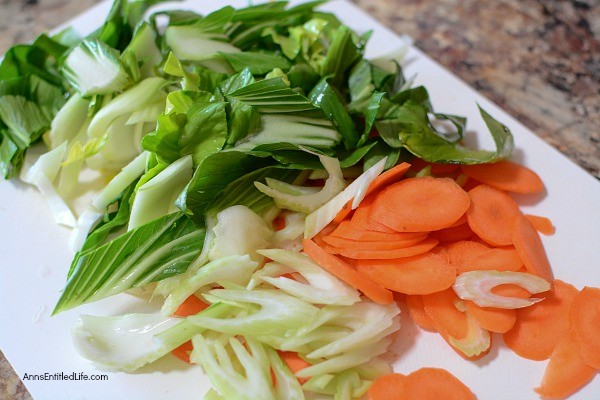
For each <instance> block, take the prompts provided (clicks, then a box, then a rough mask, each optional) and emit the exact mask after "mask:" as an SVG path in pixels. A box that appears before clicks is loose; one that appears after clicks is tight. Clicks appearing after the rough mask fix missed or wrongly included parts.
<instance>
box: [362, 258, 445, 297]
mask: <svg viewBox="0 0 600 400" xmlns="http://www.w3.org/2000/svg"><path fill="white" fill-rule="evenodd" d="M356 267H357V271H358V272H359V273H360V274H361V275H364V276H366V277H367V278H369V279H371V280H372V281H373V282H376V283H378V284H380V285H381V286H383V287H385V288H387V289H390V290H394V291H396V292H400V293H405V294H413V295H415V294H421V295H422V294H431V293H435V292H439V291H442V290H444V289H447V288H449V287H450V286H452V284H453V283H454V280H455V279H456V268H455V267H454V266H452V265H450V264H448V263H447V262H446V258H445V257H443V256H441V255H439V254H433V253H426V254H422V255H418V256H414V257H407V258H400V259H393V260H357V262H356Z"/></svg>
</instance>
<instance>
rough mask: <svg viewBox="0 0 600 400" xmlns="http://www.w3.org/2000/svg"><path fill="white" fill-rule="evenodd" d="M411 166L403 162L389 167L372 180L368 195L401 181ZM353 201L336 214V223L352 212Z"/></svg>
mask: <svg viewBox="0 0 600 400" xmlns="http://www.w3.org/2000/svg"><path fill="white" fill-rule="evenodd" d="M409 168H410V164H408V163H405V162H403V163H400V164H398V165H396V166H394V167H392V168H390V169H388V170H387V171H384V172H383V173H382V174H381V175H379V176H378V177H377V178H375V179H374V180H373V182H371V184H370V185H369V188H368V189H367V193H366V196H368V195H369V194H371V193H375V192H377V191H378V190H380V189H381V188H384V187H386V186H388V185H390V184H392V183H393V182H397V181H399V180H400V179H402V177H403V176H404V174H405V173H406V171H408V169H409ZM363 200H364V199H363ZM352 201H353V200H350V201H348V203H346V204H345V205H344V207H342V209H341V210H340V212H339V213H338V214H337V215H336V216H335V219H334V220H333V222H334V223H337V224H339V223H340V222H342V221H343V220H345V219H346V218H347V217H348V215H350V213H351V212H352Z"/></svg>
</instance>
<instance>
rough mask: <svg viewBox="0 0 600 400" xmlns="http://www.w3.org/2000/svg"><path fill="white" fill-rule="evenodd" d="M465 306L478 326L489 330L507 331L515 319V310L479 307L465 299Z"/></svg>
mask: <svg viewBox="0 0 600 400" xmlns="http://www.w3.org/2000/svg"><path fill="white" fill-rule="evenodd" d="M465 307H466V309H467V312H468V313H469V314H470V315H472V316H473V318H475V320H477V323H478V324H479V326H480V327H482V328H483V329H485V330H488V331H490V332H497V333H505V332H508V331H509V330H510V329H511V328H512V327H513V326H514V325H515V322H516V321H517V311H516V310H513V309H505V308H493V307H479V306H478V305H477V304H475V303H473V302H472V301H468V300H467V301H465Z"/></svg>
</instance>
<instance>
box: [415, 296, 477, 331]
mask: <svg viewBox="0 0 600 400" xmlns="http://www.w3.org/2000/svg"><path fill="white" fill-rule="evenodd" d="M422 299H423V307H424V309H425V312H426V313H427V315H428V316H429V318H431V320H432V321H433V324H434V327H435V330H436V331H438V332H439V333H441V334H442V336H452V337H454V338H456V339H462V338H464V337H465V336H466V334H467V316H466V314H465V313H463V312H461V311H459V310H458V309H457V308H456V306H455V302H456V301H458V300H459V299H458V296H457V295H456V293H454V290H452V288H449V289H446V290H443V291H441V292H437V293H433V294H428V295H425V296H422Z"/></svg>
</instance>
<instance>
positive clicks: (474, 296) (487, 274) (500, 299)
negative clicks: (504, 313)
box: [452, 271, 551, 309]
mask: <svg viewBox="0 0 600 400" xmlns="http://www.w3.org/2000/svg"><path fill="white" fill-rule="evenodd" d="M505 284H511V285H517V286H521V287H522V288H523V289H526V290H527V291H528V292H529V293H532V294H536V293H542V292H545V291H548V290H550V288H551V284H550V282H548V281H546V280H545V279H543V278H540V277H539V276H535V275H532V274H529V273H524V272H512V271H468V272H464V273H462V274H460V275H459V276H458V277H457V278H456V281H455V282H454V284H453V285H452V288H453V289H454V291H455V292H456V294H457V295H458V297H460V298H461V299H463V300H471V301H472V302H474V303H475V304H477V305H478V306H480V307H496V308H507V309H511V308H523V307H529V306H532V305H534V304H535V303H537V302H539V301H542V300H543V299H540V298H538V299H536V298H533V299H521V298H517V297H506V296H500V295H497V294H494V292H492V289H493V288H494V287H496V286H498V285H505Z"/></svg>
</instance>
